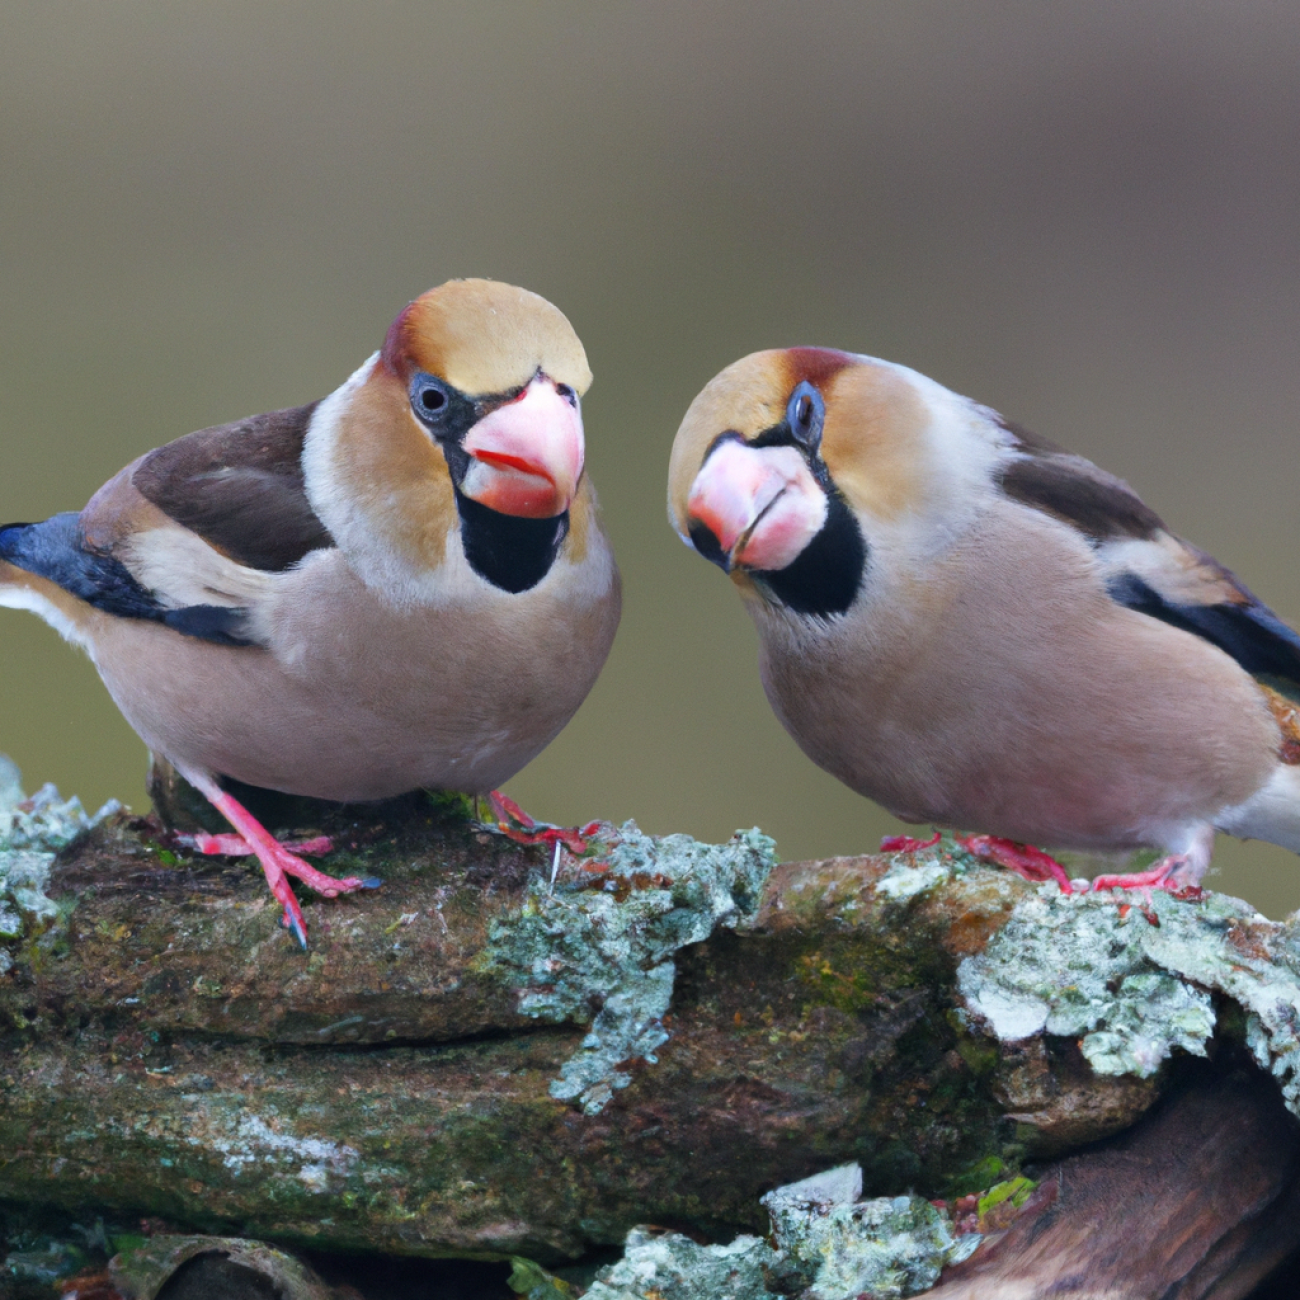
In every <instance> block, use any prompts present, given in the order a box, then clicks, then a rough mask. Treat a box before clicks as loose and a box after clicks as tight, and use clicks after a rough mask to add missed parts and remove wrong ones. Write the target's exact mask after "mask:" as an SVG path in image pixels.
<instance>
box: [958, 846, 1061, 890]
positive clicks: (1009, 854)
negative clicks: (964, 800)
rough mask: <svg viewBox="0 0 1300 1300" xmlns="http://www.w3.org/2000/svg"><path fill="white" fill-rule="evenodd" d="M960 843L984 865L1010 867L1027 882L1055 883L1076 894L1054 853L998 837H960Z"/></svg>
mask: <svg viewBox="0 0 1300 1300" xmlns="http://www.w3.org/2000/svg"><path fill="white" fill-rule="evenodd" d="M956 838H957V843H958V844H960V845H961V846H962V848H964V849H966V850H967V852H969V853H973V854H974V855H975V856H976V857H977V858H979V860H980V861H981V862H989V863H992V864H993V865H994V866H999V867H1006V868H1007V869H1008V870H1009V871H1014V872H1015V873H1016V874H1017V875H1018V876H1023V877H1024V878H1025V879H1026V880H1032V881H1034V882H1036V883H1040V882H1042V881H1045V880H1054V881H1056V883H1057V885H1058V886H1059V887H1060V890H1061V893H1063V894H1076V893H1079V892H1080V891H1079V890H1077V889H1076V888H1075V887H1074V884H1073V882H1072V881H1071V880H1070V877H1069V875H1068V874H1067V873H1066V870H1065V868H1064V867H1063V866H1061V864H1060V863H1059V862H1057V860H1056V859H1055V858H1054V857H1052V855H1051V854H1050V853H1044V852H1043V850H1042V849H1036V848H1034V846H1033V845H1032V844H1018V843H1017V842H1016V841H1015V840H1005V839H1002V838H1001V837H1000V836H997V835H958V836H957V837H956Z"/></svg>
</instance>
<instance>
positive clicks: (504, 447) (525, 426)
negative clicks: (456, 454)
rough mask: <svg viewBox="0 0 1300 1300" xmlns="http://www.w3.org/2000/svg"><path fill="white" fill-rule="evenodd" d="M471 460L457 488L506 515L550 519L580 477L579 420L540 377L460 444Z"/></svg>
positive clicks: (562, 508)
mask: <svg viewBox="0 0 1300 1300" xmlns="http://www.w3.org/2000/svg"><path fill="white" fill-rule="evenodd" d="M462 445H463V446H464V448H465V450H466V451H467V452H468V453H469V455H470V457H471V460H470V466H469V469H468V471H467V472H466V474H465V477H464V480H463V481H462V482H461V485H460V490H461V491H462V492H463V493H464V494H465V495H466V496H467V497H471V498H472V499H473V500H475V501H477V502H479V504H480V505H485V506H487V507H488V508H489V509H490V510H498V511H500V512H501V513H502V514H504V515H519V516H522V517H523V518H526V519H549V518H552V517H554V516H555V515H562V514H563V513H564V512H565V511H566V510H567V509H568V508H569V505H570V503H571V502H572V501H573V495H574V493H575V492H576V491H577V490H578V480H579V479H580V478H581V477H582V463H583V455H584V448H583V442H582V416H581V415H580V414H579V413H578V409H577V407H576V406H574V405H572V404H571V403H570V402H568V401H566V400H565V398H563V397H561V396H560V394H559V392H558V391H557V390H556V387H555V385H554V384H553V383H552V382H551V381H550V380H549V379H547V378H546V377H545V376H544V375H539V376H538V377H537V378H536V379H534V380H533V381H532V383H530V384H529V385H528V387H527V388H525V389H524V391H523V392H522V393H520V395H519V396H518V397H517V398H516V399H515V400H514V401H513V402H510V403H509V404H508V405H506V406H499V407H497V409H496V410H495V411H493V412H492V413H491V414H490V415H486V416H484V417H483V419H481V420H480V421H479V422H478V423H477V424H476V425H474V427H473V428H472V429H470V431H469V433H468V434H467V435H466V437H465V441H464V443H463V444H462Z"/></svg>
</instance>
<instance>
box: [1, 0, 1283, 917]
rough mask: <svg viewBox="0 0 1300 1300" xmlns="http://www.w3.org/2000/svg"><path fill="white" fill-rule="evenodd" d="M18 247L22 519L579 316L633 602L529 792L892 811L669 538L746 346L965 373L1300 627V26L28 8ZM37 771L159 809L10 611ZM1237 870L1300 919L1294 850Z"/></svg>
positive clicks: (1012, 17)
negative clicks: (379, 374)
mask: <svg viewBox="0 0 1300 1300" xmlns="http://www.w3.org/2000/svg"><path fill="white" fill-rule="evenodd" d="M0 241H2V244H0V301H2V303H3V310H2V311H0V520H5V521H9V520H15V519H37V518H42V517H44V516H45V515H47V514H50V513H53V512H55V511H57V510H65V509H70V508H78V507H80V506H81V505H82V504H83V503H84V502H85V500H86V499H87V498H88V496H89V495H90V493H91V492H92V491H93V490H94V489H95V488H96V487H97V486H98V485H99V484H100V483H101V482H102V481H103V480H104V479H105V478H107V477H108V476H109V475H110V474H111V473H113V472H114V471H115V470H117V469H118V468H119V467H120V466H121V465H123V464H124V463H125V462H126V461H128V460H130V459H131V458H133V457H134V456H136V455H138V454H139V453H141V452H142V451H145V450H147V449H148V448H151V447H154V446H156V445H158V444H159V443H162V442H165V441H167V440H168V439H170V438H173V437H175V436H177V435H179V434H181V433H184V432H187V431H188V430H190V429H195V428H199V427H201V426H203V425H207V424H213V423H217V422H220V421H225V420H229V419H234V418H236V417H239V416H242V415H247V414H251V413H253V412H257V411H264V410H269V409H273V408H276V407H281V406H288V405H293V404H297V403H300V402H303V401H306V400H309V399H311V398H314V397H318V396H321V395H323V394H324V393H326V392H328V391H329V390H330V389H332V388H333V387H334V386H335V385H337V384H338V383H339V382H340V381H341V380H342V379H343V378H344V377H346V376H347V375H348V374H349V373H350V371H351V370H352V369H353V368H354V367H355V366H356V365H357V364H358V363H359V362H360V361H361V360H362V359H364V358H365V357H366V356H367V355H368V354H369V353H370V352H371V351H372V350H373V349H374V348H375V347H377V346H378V344H379V343H380V341H381V340H382V338H383V332H384V330H385V328H386V326H387V324H388V322H389V321H390V319H391V318H392V317H393V316H394V315H395V314H396V312H397V311H398V310H399V309H400V308H401V307H402V306H403V305H404V304H405V303H406V302H407V300H408V299H410V298H411V297H413V296H414V295H415V294H417V293H419V292H420V291H422V290H423V289H425V288H427V287H429V286H431V285H433V284H436V283H438V282H440V281H442V280H444V279H446V278H448V277H451V276H459V275H487V276H493V277H497V278H501V279H506V280H511V281H515V282H517V283H520V284H523V285H526V286H528V287H529V288H532V289H535V290H537V291H538V292H540V293H542V294H544V295H546V296H547V297H548V298H550V299H552V300H553V301H554V302H556V303H557V304H558V305H559V306H560V307H561V308H562V309H563V310H564V311H565V312H566V313H567V314H568V315H569V317H570V319H571V320H572V321H573V323H574V325H575V326H576V327H577V329H578V331H579V333H580V334H581V335H582V338H583V339H584V341H585V343H586V345H587V349H588V352H589V355H590V358H591V362H592V366H593V368H594V370H595V373H596V383H595V386H594V387H593V389H592V391H591V393H590V395H589V397H588V400H587V402H586V404H585V415H586V422H587V431H588V442H589V457H590V459H589V464H590V468H591V473H592V475H593V476H594V479H595V482H596V484H597V486H598V487H599V490H600V494H601V498H602V500H603V502H604V507H605V512H606V516H607V521H608V526H609V530H610V532H611V533H612V535H613V538H614V541H615V545H616V548H617V552H618V558H619V562H620V564H621V566H622V569H623V574H624V579H625V608H626V612H625V615H624V619H623V626H622V630H621V631H620V633H619V638H618V642H617V644H616V645H615V648H614V652H613V655H612V657H611V659H610V661H609V665H608V667H607V668H606V670H605V673H604V676H603V677H602V678H601V680H600V682H599V684H598V685H597V687H596V689H595V691H594V692H593V693H592V695H591V698H590V699H589V701H588V702H587V704H586V705H585V707H584V708H583V709H582V711H581V713H579V715H578V716H577V718H576V719H575V720H574V722H573V723H572V724H571V725H570V727H569V728H568V730H567V731H566V732H565V733H564V734H563V735H562V736H561V737H560V739H559V740H558V741H556V743H555V744H554V745H552V746H551V748H550V749H549V750H548V751H547V752H546V753H545V754H544V755H543V756H542V757H541V758H539V759H538V760H537V761H536V762H535V763H534V764H533V765H532V766H531V767H530V768H528V769H527V770H526V771H525V772H524V773H522V774H521V775H520V776H519V777H518V778H516V780H515V781H513V782H512V783H511V785H510V787H509V789H510V792H511V793H512V794H513V795H515V796H516V797H517V798H518V799H520V800H521V801H522V802H523V803H524V804H525V805H526V806H527V807H529V808H530V809H532V810H533V811H534V812H535V813H537V814H539V815H543V816H547V817H551V818H555V819H562V820H569V821H576V820H585V819H587V818H589V817H592V816H596V815H601V816H607V817H612V818H616V819H621V818H625V817H635V818H636V819H637V820H638V821H639V822H640V823H641V824H642V825H643V826H645V827H646V828H648V829H650V830H653V831H658V832H666V831H671V830H682V831H689V832H691V833H693V834H695V835H698V836H702V837H720V836H726V835H727V834H729V833H730V831H731V830H732V829H733V828H734V827H737V826H747V825H752V824H755V823H758V824H761V825H762V826H764V827H765V828H767V829H768V830H769V831H771V832H772V833H773V834H774V835H775V836H776V837H777V840H778V843H779V845H780V848H781V850H782V852H783V853H784V854H785V855H786V856H788V857H794V856H805V855H820V854H832V853H848V852H854V851H861V850H863V849H866V848H869V847H871V846H873V845H874V843H875V842H876V839H877V837H878V836H879V835H881V834H882V833H886V832H888V831H890V830H891V829H893V828H894V823H893V822H892V821H891V819H889V818H888V817H887V816H885V814H883V813H881V812H880V811H879V810H878V809H876V808H874V807H873V806H872V805H870V804H868V803H867V802H866V801H864V800H862V799H860V798H858V797H857V796H855V795H853V794H851V793H849V792H848V791H847V790H845V789H843V788H842V787H840V786H839V785H838V784H837V783H836V782H835V781H834V780H833V779H832V778H831V777H829V776H826V775H824V774H823V773H821V772H820V771H818V770H817V769H815V768H814V767H813V766H812V765H811V764H810V763H809V762H808V761H807V760H806V759H804V758H803V756H802V755H801V754H800V753H799V752H798V751H797V750H796V748H795V746H794V744H793V742H792V741H790V740H789V739H788V738H787V737H786V735H785V733H784V732H783V731H782V729H781V728H780V726H779V725H778V724H777V722H776V721H775V719H774V718H773V717H772V715H771V713H770V712H769V710H768V707H767V704H766V702H765V700H764V699H763V695H762V691H761V689H760V687H759V684H758V678H757V674H756V671H755V640H754V635H753V631H752V628H751V627H750V625H749V621H748V619H747V617H746V616H745V614H744V613H743V611H742V609H741V606H740V602H739V601H738V600H737V599H736V597H735V595H734V593H733V592H732V591H731V589H730V585H729V584H728V583H727V582H726V581H725V579H724V578H723V577H722V576H721V575H720V574H719V573H718V571H717V570H716V569H714V568H712V567H711V566H709V565H707V564H704V563H702V562H701V561H700V560H699V559H698V558H696V557H694V556H693V555H691V554H690V553H688V552H687V550H686V549H685V548H684V547H683V546H682V545H681V543H680V542H679V541H678V540H677V539H676V538H675V537H674V536H673V534H672V532H671V531H670V530H669V528H668V525H667V523H666V522H665V510H664V479H665V468H666V463H667V456H668V449H669V446H670V445H671V442H672V438H673V434H674V432H675V431H676V428H677V424H678V421H679V420H680V418H681V415H682V413H683V411H684V410H685V408H686V406H687V404H688V403H689V401H690V400H691V398H692V397H693V396H694V395H695V393H696V392H697V391H698V390H699V388H700V387H701V386H702V385H703V384H704V383H705V381H706V380H707V379H709V377H710V376H712V375H713V374H714V373H715V372H716V371H718V370H719V369H721V368H722V367H723V366H724V365H726V364H727V363H728V362H730V361H732V360H733V359H735V358H736V357H738V356H740V355H741V354H743V353H746V352H749V351H752V350H754V349H756V348H761V347H771V346H777V345H788V344H796V343H812V344H825V345H831V346H835V347H840V348H846V349H851V350H855V351H862V352H867V353H873V354H876V355H880V356H884V357H889V358H892V359H895V360H899V361H903V362H905V363H907V364H908V365H911V366H914V367H916V368H917V369H919V370H922V371H924V372H926V373H928V374H930V375H933V376H934V377H935V378H937V379H938V380H940V381H941V382H943V383H945V384H947V385H948V386H949V387H952V388H955V389H957V390H958V391H960V392H964V393H968V394H970V395H972V396H974V397H977V398H979V399H980V400H982V401H984V402H986V403H989V404H990V405H992V406H995V407H997V408H998V409H1000V410H1001V411H1003V412H1004V413H1006V414H1007V415H1008V416H1010V417H1012V418H1014V419H1016V420H1018V421H1020V422H1021V423H1023V424H1026V425H1028V426H1029V427H1031V428H1035V429H1037V430H1039V431H1041V432H1043V433H1044V434H1046V435H1047V436H1049V437H1051V438H1053V439H1055V440H1057V441H1058V442H1062V443H1064V444H1066V445H1067V446H1069V447H1071V448H1074V449H1076V450H1078V451H1080V452H1082V453H1084V454H1086V455H1088V456H1090V457H1092V458H1094V459H1095V460H1097V461H1099V462H1100V463H1101V464H1103V465H1105V466H1106V467H1107V468H1109V469H1111V470H1114V471H1116V472H1118V473H1120V474H1122V475H1124V476H1125V477H1126V478H1128V479H1129V480H1130V482H1132V484H1133V485H1134V486H1135V487H1136V488H1137V489H1138V490H1139V491H1140V492H1141V493H1142V494H1143V495H1144V496H1145V497H1146V499H1147V500H1148V501H1149V502H1150V503H1151V504H1152V505H1153V506H1154V507H1155V508H1156V509H1157V510H1159V511H1160V512H1161V513H1162V514H1163V515H1164V516H1165V518H1166V519H1167V520H1168V521H1169V522H1170V524H1171V526H1172V527H1173V528H1174V529H1175V530H1176V531H1179V532H1182V533H1184V534H1185V535H1187V536H1189V537H1191V538H1193V539H1194V540H1196V541H1197V542H1198V543H1199V544H1200V545H1202V546H1204V547H1205V548H1207V549H1208V550H1210V551H1211V552H1212V553H1213V554H1215V555H1216V556H1218V557H1219V558H1220V559H1221V560H1222V561H1223V562H1225V563H1226V564H1228V565H1229V566H1230V567H1231V568H1233V569H1235V570H1237V571H1238V572H1239V573H1240V574H1241V575H1242V576H1243V577H1244V578H1245V579H1246V580H1247V581H1248V582H1249V583H1250V585H1251V586H1252V587H1253V588H1254V589H1255V590H1256V591H1258V592H1259V594H1260V595H1261V596H1262V597H1264V598H1265V599H1266V600H1267V601H1269V602H1270V603H1271V604H1272V605H1273V607H1274V608H1275V609H1276V610H1277V611H1278V612H1279V613H1280V614H1281V615H1282V616H1283V617H1286V618H1288V619H1290V620H1291V621H1292V622H1293V623H1294V622H1295V621H1296V620H1300V564H1298V563H1297V559H1298V558H1300V454H1298V453H1300V436H1298V434H1300V364H1298V363H1300V355H1298V348H1297V345H1298V344H1300V330H1298V326H1300V257H1298V256H1297V254H1298V251H1300V7H1296V6H1288V5H1284V4H1278V3H1263V2H1261V0H1234V3H1231V4H1228V3H1198V2H1197V0H1145V2H1144V3H1142V4H1136V5H1135V4H1133V3H1131V0H1086V2H1084V3H1076V2H1075V0H1064V2H1061V3H1055V4H1051V5H1044V4H1042V3H1039V2H1038V0H1023V2H1003V0H994V2H991V3H983V4H970V3H969V2H968V0H888V2H877V3H870V2H867V0H853V2H852V3H815V4H798V5H795V4H788V3H769V2H767V0H734V2H732V3H701V2H700V0H681V2H662V0H661V2H660V3H656V4H637V3H633V2H632V0H628V2H626V3H612V4H601V5H595V4H587V3H572V2H568V0H549V3H546V4H522V3H501V2H499V0H474V2H473V3H464V4H454V5H451V4H431V3H428V2H427V0H419V2H406V3H400V2H388V0H370V2H369V3H366V4H352V3H338V2H334V0H310V3H307V2H305V0H278V2H277V3H275V4H272V5H267V4H263V3H254V2H252V0H242V2H240V0H235V2H232V3H228V4H222V5H206V4H201V3H188V2H187V3H163V0H122V2H121V3H117V4H114V5H102V4H98V3H91V2H89V0H80V2H76V3H66V2H62V0H55V2H54V3H50V4H43V5H19V4H8V5H5V6H4V9H3V12H2V13H0ZM952 635H953V636H954V637H959V636H960V635H961V629H960V628H953V629H952ZM0 751H8V752H9V753H11V754H12V755H13V757H14V758H15V759H16V760H17V761H18V763H19V764H20V766H21V767H22V769H23V771H24V774H25V776H26V778H27V783H28V787H29V788H31V787H32V786H34V785H36V784H39V783H40V782H42V781H45V780H47V779H52V780H55V781H57V782H58V783H59V785H60V786H61V787H62V788H63V789H64V791H65V792H73V791H75V792H79V793H80V794H81V795H82V797H83V799H84V800H85V801H86V802H87V803H88V804H91V805H94V804H95V803H97V802H98V801H100V800H103V799H105V798H106V797H108V796H110V795H116V796H118V797H120V798H123V799H125V800H127V801H128V802H130V803H133V804H135V805H136V806H142V805H144V803H145V794H144V786H143V773H144V767H145V756H144V752H143V748H142V746H141V744H140V743H139V742H138V741H137V740H136V738H135V737H134V735H133V734H132V733H131V732H130V730H129V729H128V728H127V726H126V724H125V723H124V722H123V721H122V720H121V719H120V718H119V716H118V714H117V713H116V711H115V709H114V708H113V706H112V704H111V703H110V702H109V700H108V698H107V696H106V694H105V693H104V691H103V689H102V688H101V687H100V685H99V683H98V680H97V679H96V677H95V673H94V670H93V669H92V668H91V666H90V664H89V663H88V662H87V661H86V660H85V659H83V658H82V657H81V656H79V655H78V654H76V653H75V652H73V651H72V650H71V649H69V648H68V647H66V646H64V645H63V644H62V643H61V642H59V640H58V639H57V637H56V636H55V634H54V633H53V632H51V631H49V630H48V629H46V628H45V627H44V626H43V625H41V624H40V623H38V622H37V620H36V619H34V618H32V617H31V616H30V615H24V614H19V613H14V612H10V611H0ZM1218 861H1219V863H1220V866H1221V873H1220V875H1219V877H1218V878H1217V880H1216V881H1215V883H1216V884H1217V885H1218V886H1219V887H1221V888H1224V889H1227V890H1229V891H1230V892H1233V893H1237V894H1241V895H1243V896H1245V897H1247V898H1249V899H1250V900H1251V901H1252V902H1254V903H1255V904H1256V905H1257V906H1259V907H1260V908H1262V909H1263V910H1264V911H1266V912H1269V913H1271V914H1274V915H1279V914H1281V913H1282V912H1283V911H1286V910H1289V909H1291V908H1294V907H1296V906H1297V905H1300V860H1298V859H1297V858H1295V857H1294V856H1292V855H1291V854H1288V853H1285V852H1283V851H1281V850H1275V849H1271V848H1268V847H1266V846H1259V845H1238V844H1236V843H1235V842H1233V841H1221V846H1220V854H1219V859H1218Z"/></svg>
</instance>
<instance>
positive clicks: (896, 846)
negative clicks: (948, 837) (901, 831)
mask: <svg viewBox="0 0 1300 1300" xmlns="http://www.w3.org/2000/svg"><path fill="white" fill-rule="evenodd" d="M942 838H943V834H942V832H940V831H935V833H934V834H933V835H931V836H930V838H929V839H928V840H917V839H913V838H912V836H910V835H886V836H885V838H884V839H883V840H881V841H880V851H881V853H916V852H918V851H919V850H921V849H932V848H934V846H935V845H936V844H938V843H939V841H940V840H941V839H942Z"/></svg>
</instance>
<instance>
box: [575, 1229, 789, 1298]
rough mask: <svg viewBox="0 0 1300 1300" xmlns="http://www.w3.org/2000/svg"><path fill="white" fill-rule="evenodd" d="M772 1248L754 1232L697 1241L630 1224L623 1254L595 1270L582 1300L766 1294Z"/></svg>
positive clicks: (772, 1254) (759, 1296) (735, 1296)
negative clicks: (719, 1241) (717, 1241)
mask: <svg viewBox="0 0 1300 1300" xmlns="http://www.w3.org/2000/svg"><path fill="white" fill-rule="evenodd" d="M776 1263H777V1254H776V1252H775V1251H774V1250H773V1249H772V1248H771V1246H769V1245H768V1244H767V1243H766V1242H765V1241H763V1240H762V1239H761V1238H759V1237H737V1238H736V1239H735V1241H733V1242H730V1243H729V1244H728V1245H726V1246H700V1245H697V1244H696V1243H695V1242H693V1241H692V1240H691V1239H690V1238H689V1237H683V1236H681V1235H680V1234H679V1233H676V1232H666V1233H655V1232H651V1231H648V1230H647V1229H645V1228H633V1229H632V1231H631V1232H629V1233H628V1234H627V1242H626V1244H625V1246H624V1248H623V1258H622V1259H620V1260H619V1261H618V1263H616V1264H611V1265H610V1266H609V1267H608V1268H604V1269H602V1270H601V1271H600V1273H599V1274H597V1277H596V1281H595V1282H594V1283H593V1284H592V1286H591V1287H590V1288H588V1290H587V1292H586V1294H585V1300H651V1297H653V1298H654V1300H768V1297H769V1296H770V1295H771V1294H772V1292H770V1291H769V1290H768V1289H767V1285H766V1273H767V1270H770V1269H771V1268H772V1267H773V1266H774V1265H775V1264H776Z"/></svg>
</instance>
